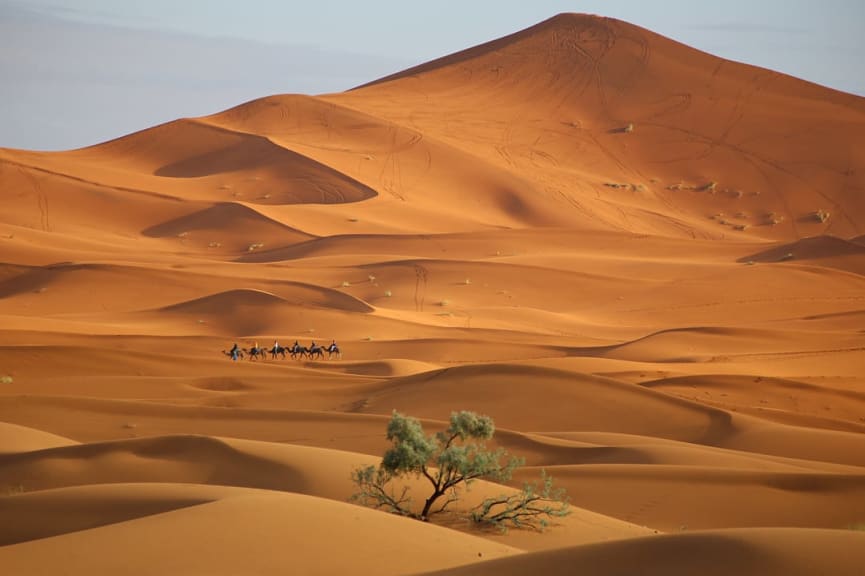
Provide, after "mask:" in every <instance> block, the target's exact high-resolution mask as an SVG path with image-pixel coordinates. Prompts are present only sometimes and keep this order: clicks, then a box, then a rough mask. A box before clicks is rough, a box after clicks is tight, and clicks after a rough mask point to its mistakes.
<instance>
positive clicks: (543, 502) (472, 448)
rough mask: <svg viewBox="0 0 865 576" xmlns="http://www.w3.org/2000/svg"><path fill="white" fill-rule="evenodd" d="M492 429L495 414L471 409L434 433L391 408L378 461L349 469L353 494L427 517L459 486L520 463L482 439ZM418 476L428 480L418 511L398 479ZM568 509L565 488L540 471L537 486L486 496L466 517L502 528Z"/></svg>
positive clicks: (455, 495) (537, 525) (499, 477)
mask: <svg viewBox="0 0 865 576" xmlns="http://www.w3.org/2000/svg"><path fill="white" fill-rule="evenodd" d="M494 433H495V425H494V423H493V420H492V419H491V418H490V417H488V416H480V415H478V414H475V413H474V412H468V411H462V412H453V413H451V417H450V423H449V425H448V427H447V428H446V429H445V430H443V431H441V432H437V433H436V434H433V435H427V434H425V433H424V430H423V427H422V426H421V423H420V422H419V421H418V420H417V419H415V418H412V417H409V416H405V415H403V414H400V413H399V412H397V411H394V412H393V414H392V416H391V419H390V422H389V423H388V426H387V439H388V440H389V441H390V442H391V447H390V448H389V449H388V450H387V451H386V452H385V454H384V456H383V458H382V461H381V463H380V464H379V465H378V466H373V465H369V466H365V467H361V468H358V469H355V470H354V471H353V472H352V480H353V481H354V483H355V484H356V485H357V487H358V489H359V491H358V492H357V493H356V494H354V495H353V496H352V500H354V501H356V502H359V503H361V504H364V505H366V506H372V507H374V508H378V509H382V510H386V511H388V512H392V513H394V514H399V515H402V516H409V517H411V518H416V519H419V520H423V521H428V520H429V517H430V516H431V515H433V514H436V513H439V512H443V511H445V510H446V509H447V508H448V506H450V505H451V504H453V503H454V502H456V501H457V500H458V499H459V495H460V489H461V488H467V487H468V486H469V485H470V484H471V483H472V482H473V481H474V480H476V479H479V478H483V479H487V480H492V481H496V482H506V481H508V480H510V478H511V475H512V474H513V471H514V470H515V469H516V468H517V467H519V466H521V465H522V464H523V460H522V459H521V458H517V457H513V456H510V455H508V454H507V452H506V451H505V450H504V449H503V448H498V449H496V450H491V449H488V448H487V447H486V445H485V444H484V441H485V440H490V439H491V438H492V437H493V434H494ZM405 477H416V478H420V479H422V480H426V482H427V483H428V484H429V487H430V492H429V494H428V496H427V497H426V498H425V500H424V503H423V507H422V508H421V510H420V512H417V511H416V508H415V507H413V505H412V501H411V498H410V496H409V488H408V487H407V486H406V485H405V484H404V483H403V484H401V485H400V486H399V487H398V486H397V485H398V484H400V482H399V480H400V479H402V478H405ZM568 512H569V507H568V502H567V497H566V496H565V494H564V491H562V490H560V489H554V488H553V485H552V478H550V477H549V476H547V475H546V474H544V475H543V483H542V486H541V487H540V489H539V488H538V487H537V486H536V485H534V484H526V485H525V486H524V487H523V489H522V491H519V492H517V493H511V494H505V495H502V496H497V497H495V498H487V499H486V500H484V501H483V502H482V503H481V504H479V505H478V506H476V507H475V508H473V509H472V510H471V511H470V512H469V514H468V517H469V518H470V519H471V520H473V521H474V522H476V523H479V524H490V525H494V526H497V527H499V528H501V529H506V528H507V527H509V526H515V527H524V528H534V529H538V530H540V529H543V528H544V527H545V526H546V525H547V522H548V520H549V519H550V518H553V517H560V516H565V515H566V514H568Z"/></svg>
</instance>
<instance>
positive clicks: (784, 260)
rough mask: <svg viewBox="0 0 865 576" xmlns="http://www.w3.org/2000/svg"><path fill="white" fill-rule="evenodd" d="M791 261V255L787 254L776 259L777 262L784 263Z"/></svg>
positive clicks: (790, 253)
mask: <svg viewBox="0 0 865 576" xmlns="http://www.w3.org/2000/svg"><path fill="white" fill-rule="evenodd" d="M792 259H793V253H792V252H787V253H786V254H784V255H783V256H781V257H780V258H778V261H779V262H786V261H787V260H792Z"/></svg>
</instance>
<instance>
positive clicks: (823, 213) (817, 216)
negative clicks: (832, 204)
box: [814, 210, 829, 223]
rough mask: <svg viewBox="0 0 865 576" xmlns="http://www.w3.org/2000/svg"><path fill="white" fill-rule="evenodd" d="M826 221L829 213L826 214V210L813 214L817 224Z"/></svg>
mask: <svg viewBox="0 0 865 576" xmlns="http://www.w3.org/2000/svg"><path fill="white" fill-rule="evenodd" d="M828 219H829V212H827V211H826V210H817V211H816V212H814V220H816V221H817V222H820V223H823V222H826V220H828Z"/></svg>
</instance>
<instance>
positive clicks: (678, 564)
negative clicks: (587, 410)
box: [425, 529, 865, 576]
mask: <svg viewBox="0 0 865 576" xmlns="http://www.w3.org/2000/svg"><path fill="white" fill-rule="evenodd" d="M863 542H865V536H863V535H862V534H861V533H856V532H842V531H833V530H795V529H775V530H771V529H767V530H759V531H749V530H732V531H718V532H707V533H701V534H681V535H680V534H676V535H668V536H658V537H652V538H642V539H638V540H631V541H627V542H610V543H602V544H594V545H590V546H583V547H579V548H570V549H562V550H554V551H549V552H536V553H534V554H531V555H524V556H519V557H515V558H512V559H502V560H492V561H490V562H486V563H482V564H477V565H474V566H471V567H465V568H454V569H450V570H446V571H437V572H427V573H425V574H427V575H428V576H433V575H436V576H446V575H447V576H461V575H468V574H472V575H484V574H490V575H499V576H501V575H511V574H513V575H517V574H526V573H527V572H534V571H535V570H541V571H543V572H544V573H545V574H562V575H564V574H573V573H574V570H578V571H583V572H587V573H593V574H625V573H629V572H632V571H633V570H635V569H638V570H640V572H641V573H642V574H657V575H659V576H661V575H664V576H668V575H683V576H684V575H686V574H694V573H697V572H699V573H700V574H707V575H718V576H722V575H727V574H733V573H735V574H749V575H751V574H753V575H754V576H758V575H762V574H797V575H802V576H806V575H811V574H815V573H826V574H839V575H841V574H843V575H850V576H852V575H854V574H858V573H859V570H860V568H861V566H862V562H863V561H865V552H863V549H865V548H863V546H862V544H863Z"/></svg>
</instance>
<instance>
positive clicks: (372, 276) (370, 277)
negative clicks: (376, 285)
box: [366, 274, 375, 283]
mask: <svg viewBox="0 0 865 576" xmlns="http://www.w3.org/2000/svg"><path fill="white" fill-rule="evenodd" d="M366 278H367V280H369V281H370V283H372V282H375V276H374V275H372V274H370V275H369V276H367V277H366Z"/></svg>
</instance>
